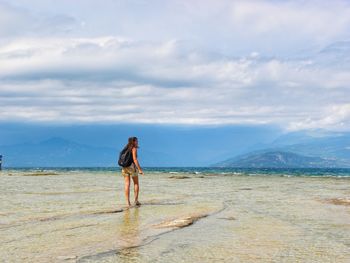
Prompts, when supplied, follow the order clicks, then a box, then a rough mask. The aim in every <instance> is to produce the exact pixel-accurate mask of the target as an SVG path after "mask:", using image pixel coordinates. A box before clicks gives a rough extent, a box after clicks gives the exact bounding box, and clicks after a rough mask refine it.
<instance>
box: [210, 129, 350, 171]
mask: <svg viewBox="0 0 350 263" xmlns="http://www.w3.org/2000/svg"><path fill="white" fill-rule="evenodd" d="M293 154H294V155H293ZM282 160H283V161H282ZM268 161H269V162H271V163H270V164H269V163H268ZM259 162H261V164H259ZM286 165H288V166H289V167H350V134H349V133H343V134H342V133H316V134H314V135H310V134H305V133H302V132H297V133H291V134H286V135H283V136H280V137H279V138H277V139H276V140H274V141H273V142H272V143H271V144H269V145H265V148H263V149H259V150H257V151H252V152H248V153H246V154H244V155H239V156H237V155H236V156H233V157H231V158H229V159H226V160H224V161H222V162H218V163H215V164H214V165H213V166H233V167H236V166H247V167H262V166H265V167H278V166H280V167H286Z"/></svg>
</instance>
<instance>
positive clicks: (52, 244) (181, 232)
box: [0, 168, 350, 262]
mask: <svg viewBox="0 0 350 263" xmlns="http://www.w3.org/2000/svg"><path fill="white" fill-rule="evenodd" d="M349 174H350V173H349V170H341V169H340V170H339V169H328V170H326V169H322V170H315V169H302V170H300V169H295V170H290V169H289V170H276V169H273V170H268V169H260V170H252V169H217V168H215V169H214V168H152V169H151V168H148V169H145V176H143V177H141V176H140V184H141V193H140V201H141V202H142V205H141V207H133V208H131V209H125V205H124V204H125V200H124V194H123V187H124V185H123V184H124V182H123V178H122V176H121V174H120V171H119V170H117V169H106V168H98V169H91V168H84V169H83V168H80V169H69V168H60V169H54V168H52V169H6V170H3V171H2V172H0V235H1V240H0V247H1V249H0V258H1V259H2V261H4V262H349V261H350V257H349V255H350V177H349ZM131 196H133V195H132V194H131Z"/></svg>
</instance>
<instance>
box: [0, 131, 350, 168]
mask: <svg viewBox="0 0 350 263" xmlns="http://www.w3.org/2000/svg"><path fill="white" fill-rule="evenodd" d="M206 136H211V134H208V135H206ZM202 137H203V138H202V139H201V140H199V141H198V143H197V142H196V143H195V144H194V145H183V144H184V143H183V142H181V141H176V140H175V141H172V140H171V139H169V140H166V141H165V142H163V141H161V142H158V143H157V144H156V145H155V147H153V145H148V146H147V145H145V146H144V145H142V146H141V149H140V151H139V158H140V160H141V164H142V165H144V166H148V167H152V166H153V167H160V166H162V167H164V166H168V167H169V166H215V167H266V168H267V167H282V168H283V167H350V133H334V132H325V131H313V132H294V133H288V134H285V135H283V136H279V137H277V138H276V139H275V140H272V141H271V143H268V144H266V143H265V144H263V143H260V144H250V145H249V144H248V141H247V140H243V139H242V138H241V139H239V138H238V139H236V141H235V142H234V143H235V144H233V142H232V141H231V140H228V139H226V140H225V141H227V140H228V141H227V144H226V143H225V145H220V144H215V143H214V142H211V143H210V144H209V143H208V142H207V140H206V138H207V137H205V136H203V135H202ZM235 137H236V136H233V137H232V138H233V139H234V138H235ZM145 143H146V142H145ZM166 143H167V144H166ZM170 143H171V144H170ZM119 144H120V143H119ZM234 145H236V147H234ZM122 147H123V144H120V145H119V146H113V145H111V146H110V147H108V146H107V147H106V146H104V147H99V146H90V145H87V144H83V143H76V142H74V141H72V140H66V139H63V138H61V137H53V138H50V139H47V140H43V141H40V142H37V143H18V144H12V145H2V146H0V154H2V155H3V164H4V167H117V157H118V154H119V151H120V150H121V148H122ZM175 147H176V148H175ZM230 149H232V150H230ZM225 156H227V157H230V156H231V157H230V158H226V159H225V158H224V157H225ZM210 158H211V160H212V161H211V162H208V161H207V160H208V159H210ZM220 159H221V160H223V161H220ZM218 161H219V162H218ZM214 162H215V163H214ZM211 163H213V164H212V165H210V164H211ZM202 164H205V165H202Z"/></svg>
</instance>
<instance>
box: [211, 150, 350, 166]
mask: <svg viewBox="0 0 350 263" xmlns="http://www.w3.org/2000/svg"><path fill="white" fill-rule="evenodd" d="M213 166H216V167H246V168H324V167H343V166H342V165H341V164H340V163H338V162H337V161H336V160H332V159H325V158H320V157H312V156H305V155H300V154H295V153H291V152H282V151H271V152H263V153H251V154H245V155H240V156H237V157H235V158H232V159H228V160H226V161H223V162H220V163H217V164H215V165H213ZM349 167H350V166H349Z"/></svg>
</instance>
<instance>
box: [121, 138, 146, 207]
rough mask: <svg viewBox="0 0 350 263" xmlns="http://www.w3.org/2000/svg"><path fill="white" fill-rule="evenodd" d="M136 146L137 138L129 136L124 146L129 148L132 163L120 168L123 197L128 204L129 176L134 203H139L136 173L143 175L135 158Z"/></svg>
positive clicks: (126, 148)
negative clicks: (122, 179)
mask: <svg viewBox="0 0 350 263" xmlns="http://www.w3.org/2000/svg"><path fill="white" fill-rule="evenodd" d="M137 148H139V146H138V140H137V138H136V137H130V138H129V139H128V144H127V145H126V146H125V147H124V149H125V150H129V151H130V152H131V154H132V163H131V165H130V166H127V167H123V168H122V175H123V176H124V186H125V188H124V191H125V198H126V200H127V203H128V206H130V205H131V204H130V176H131V177H132V180H133V182H134V196H135V205H141V203H140V202H139V200H138V198H139V189H140V186H139V178H138V173H140V174H142V175H143V171H142V169H141V167H140V164H139V161H138V160H137Z"/></svg>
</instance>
